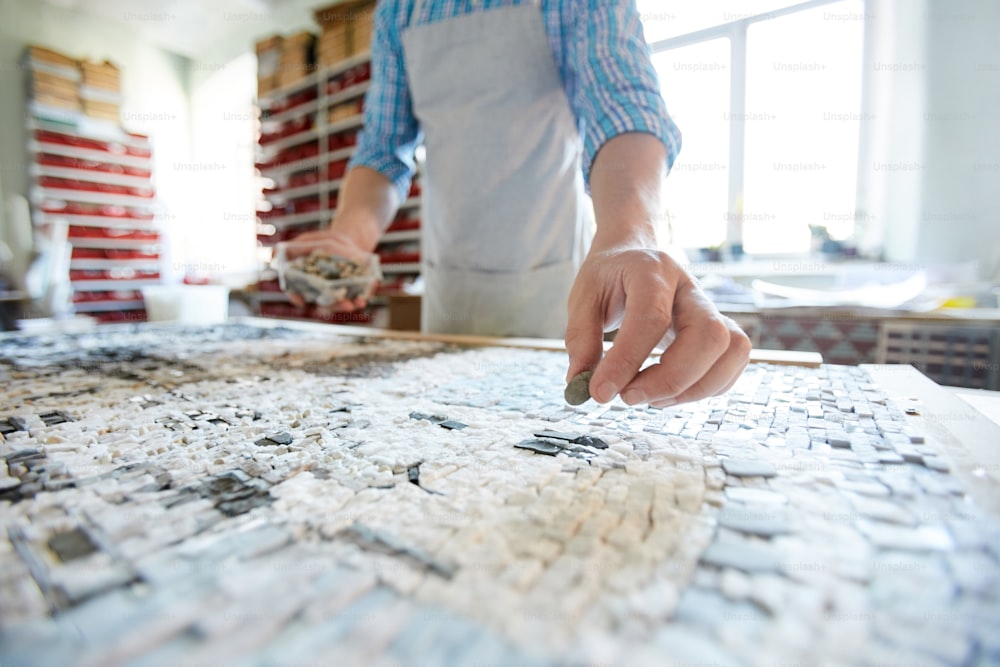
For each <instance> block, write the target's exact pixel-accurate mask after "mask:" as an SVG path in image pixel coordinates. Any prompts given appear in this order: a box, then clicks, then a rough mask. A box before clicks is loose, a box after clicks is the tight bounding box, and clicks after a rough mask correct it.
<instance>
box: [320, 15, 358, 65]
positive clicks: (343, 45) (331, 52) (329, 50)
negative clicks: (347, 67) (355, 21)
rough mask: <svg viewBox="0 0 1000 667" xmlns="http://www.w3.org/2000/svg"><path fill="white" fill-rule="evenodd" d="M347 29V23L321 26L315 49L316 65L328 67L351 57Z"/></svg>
mask: <svg viewBox="0 0 1000 667" xmlns="http://www.w3.org/2000/svg"><path fill="white" fill-rule="evenodd" d="M348 27H349V26H348V24H347V23H330V24H327V25H325V26H323V32H322V34H321V35H320V38H319V44H318V45H317V47H316V63H317V64H318V65H319V66H320V67H330V66H331V65H334V64H336V63H338V62H340V61H341V60H343V59H345V58H347V57H348V56H350V55H351V45H350V41H349V37H348V36H349V34H350V31H349V30H348Z"/></svg>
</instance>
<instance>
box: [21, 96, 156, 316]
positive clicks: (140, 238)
mask: <svg viewBox="0 0 1000 667" xmlns="http://www.w3.org/2000/svg"><path fill="white" fill-rule="evenodd" d="M27 127H28V131H29V140H28V154H29V158H30V165H29V170H28V171H29V175H30V178H31V183H30V187H29V195H30V200H31V204H32V222H33V224H34V225H35V226H36V227H46V226H56V225H65V226H66V229H67V233H66V236H67V241H68V243H69V245H70V247H71V250H70V252H71V255H70V263H69V280H70V284H71V285H72V288H73V295H72V302H73V310H74V311H75V312H77V313H85V314H87V315H90V316H92V317H94V318H96V319H97V320H99V321H104V322H112V321H126V320H127V321H141V320H145V319H146V311H145V306H144V303H143V298H142V292H141V290H142V288H143V287H145V286H147V285H154V284H157V283H159V282H160V275H161V266H162V265H161V257H160V235H159V231H158V229H157V224H156V222H155V219H154V211H155V191H154V188H153V183H152V147H151V146H150V143H149V139H148V137H145V136H142V135H137V134H130V133H128V132H126V131H125V130H123V129H122V128H121V127H119V126H118V125H117V124H115V123H113V122H111V121H109V120H101V121H94V120H92V119H88V118H86V117H84V116H83V115H82V114H80V113H77V112H69V111H66V110H64V109H58V108H51V107H46V106H44V105H41V104H37V103H31V104H29V106H28V118H27Z"/></svg>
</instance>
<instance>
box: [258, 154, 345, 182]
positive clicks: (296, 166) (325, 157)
mask: <svg viewBox="0 0 1000 667" xmlns="http://www.w3.org/2000/svg"><path fill="white" fill-rule="evenodd" d="M352 155H354V146H348V147H346V148H338V149H337V150H335V151H329V152H327V153H325V154H322V155H316V156H314V157H307V158H305V159H304V160H297V161H295V162H289V163H288V164H280V165H278V166H275V167H263V168H261V169H260V173H261V175H262V176H264V177H265V178H271V179H273V178H275V177H278V176H284V175H285V174H292V173H295V172H297V171H305V170H306V169H316V168H319V167H321V166H322V165H323V164H325V163H327V162H333V161H334V160H343V159H345V158H347V159H350V157H351V156H352Z"/></svg>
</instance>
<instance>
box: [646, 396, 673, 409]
mask: <svg viewBox="0 0 1000 667" xmlns="http://www.w3.org/2000/svg"><path fill="white" fill-rule="evenodd" d="M650 405H652V406H653V407H654V408H669V407H672V406H674V405H677V401H675V400H674V399H672V398H666V399H663V400H662V401H656V402H655V403H651V404H650Z"/></svg>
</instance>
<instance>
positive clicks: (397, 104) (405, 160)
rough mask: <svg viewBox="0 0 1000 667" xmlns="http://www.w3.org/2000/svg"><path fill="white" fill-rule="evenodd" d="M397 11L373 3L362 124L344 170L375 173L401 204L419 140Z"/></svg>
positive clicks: (387, 4) (391, 4)
mask: <svg viewBox="0 0 1000 667" xmlns="http://www.w3.org/2000/svg"><path fill="white" fill-rule="evenodd" d="M397 12H398V7H397V3H395V2H379V3H378V5H377V7H376V10H375V26H374V33H373V36H372V60H371V68H372V76H371V86H370V87H369V89H368V93H367V94H366V96H365V112H364V115H365V119H364V121H365V124H364V129H363V130H362V131H361V132H360V133H359V135H358V147H357V150H355V152H354V155H353V156H352V157H351V160H350V163H349V164H348V168H353V167H358V166H364V167H368V168H370V169H374V170H375V171H377V172H379V173H381V174H382V175H384V176H385V177H386V178H388V179H389V180H391V181H392V183H393V185H394V186H395V187H396V190H397V192H398V193H399V196H400V201H404V200H405V199H406V195H407V193H408V192H409V189H410V181H411V180H412V178H413V174H414V172H415V169H416V165H415V162H414V158H413V151H414V150H415V149H416V147H417V146H418V145H419V144H420V142H421V140H422V137H421V133H420V129H419V127H418V124H417V120H416V118H414V117H413V107H412V103H411V99H410V89H409V86H408V85H407V82H406V65H405V62H404V59H403V46H402V43H401V41H400V38H399V37H400V28H399V25H398V23H397V21H396V14H397Z"/></svg>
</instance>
